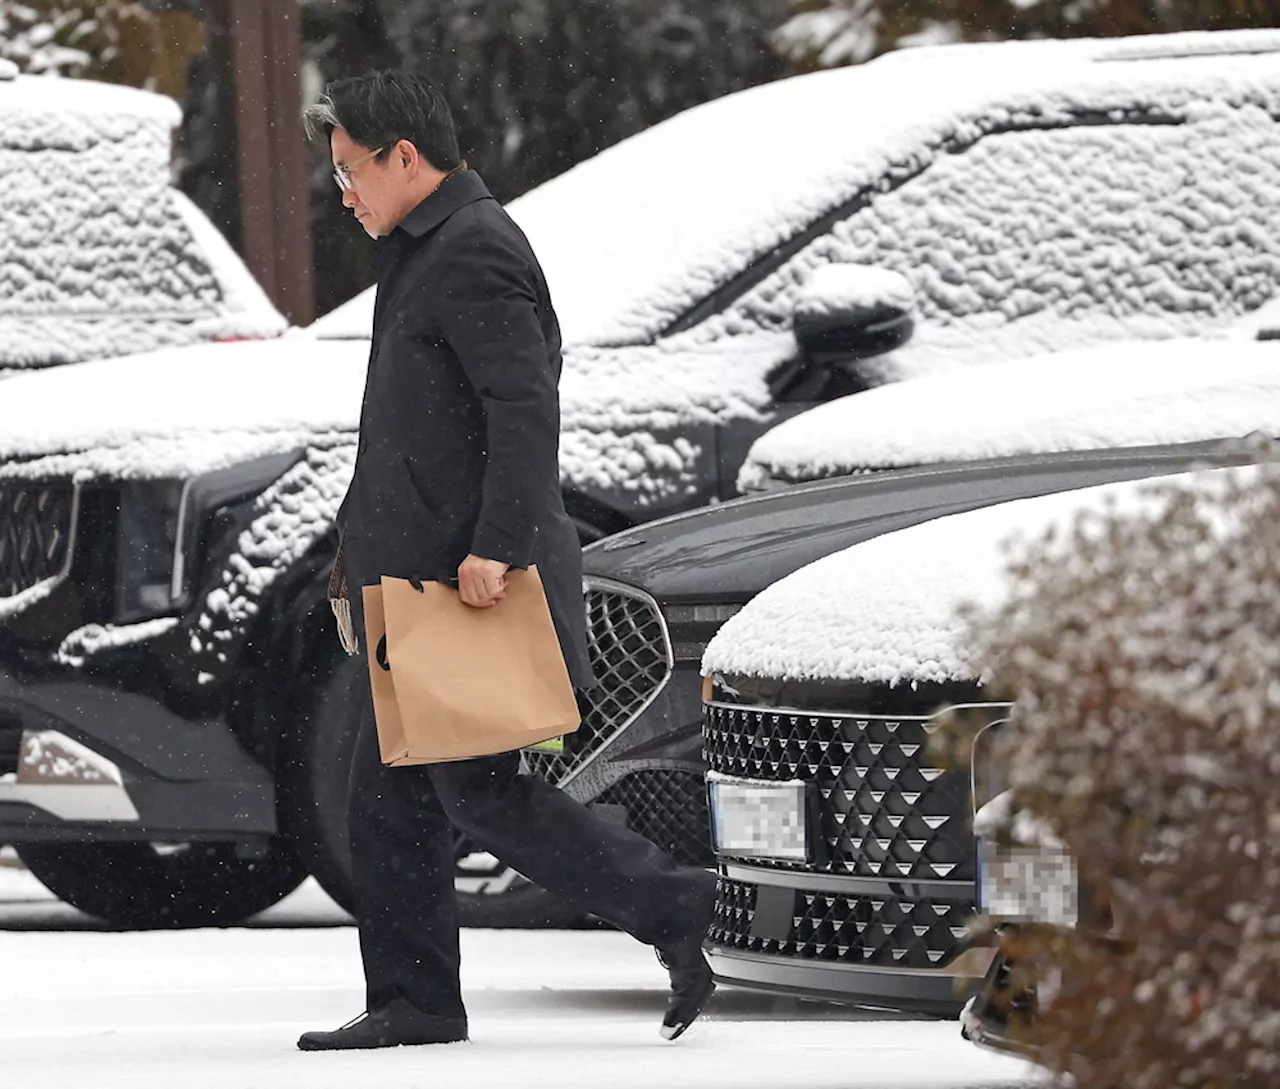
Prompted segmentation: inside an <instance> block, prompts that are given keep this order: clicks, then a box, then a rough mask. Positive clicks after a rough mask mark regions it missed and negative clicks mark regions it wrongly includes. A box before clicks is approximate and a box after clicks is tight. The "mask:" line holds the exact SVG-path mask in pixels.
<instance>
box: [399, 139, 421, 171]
mask: <svg viewBox="0 0 1280 1089" xmlns="http://www.w3.org/2000/svg"><path fill="white" fill-rule="evenodd" d="M395 154H396V156H397V158H399V160H400V164H401V165H402V166H403V167H404V168H405V169H406V170H412V169H413V168H414V166H415V165H417V162H418V160H419V159H421V158H422V156H420V155H419V154H418V149H417V147H416V146H415V145H414V143H413V141H412V140H400V141H397V143H396V150H395Z"/></svg>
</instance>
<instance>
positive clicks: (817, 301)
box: [769, 264, 915, 401]
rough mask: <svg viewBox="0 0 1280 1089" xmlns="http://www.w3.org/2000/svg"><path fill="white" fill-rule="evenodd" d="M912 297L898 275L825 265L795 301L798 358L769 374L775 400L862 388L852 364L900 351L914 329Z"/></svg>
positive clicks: (863, 267)
mask: <svg viewBox="0 0 1280 1089" xmlns="http://www.w3.org/2000/svg"><path fill="white" fill-rule="evenodd" d="M914 309H915V294H914V291H913V290H912V287H911V283H910V281H909V280H908V279H907V278H906V277H905V276H903V275H901V274H900V273H897V272H892V271H890V270H889V269H884V268H876V267H874V266H870V265H841V264H834V265H824V266H823V267H821V268H818V269H816V270H814V272H813V273H812V274H811V275H810V276H809V279H808V280H807V281H806V283H805V284H804V286H803V287H802V288H801V289H800V292H799V295H798V297H797V299H796V305H795V310H794V312H793V315H792V330H793V332H794V334H795V338H796V343H797V344H798V346H799V349H800V350H799V353H798V355H797V357H796V358H795V359H793V360H791V361H790V362H788V363H785V364H783V366H781V367H780V368H778V370H777V371H775V372H774V374H772V375H771V376H770V380H769V385H770V390H771V392H772V394H773V396H774V398H775V399H776V400H790V401H796V400H806V401H808V400H814V401H817V400H827V399H829V398H831V397H840V396H844V395H845V394H848V393H856V392H858V391H859V390H862V389H865V388H866V387H867V385H868V382H867V381H865V380H864V379H863V378H862V377H861V376H860V375H859V373H858V369H857V367H856V366H854V364H856V363H857V362H858V360H861V359H870V358H871V357H873V356H878V355H883V354H884V353H885V352H890V351H893V349H895V348H900V347H902V345H904V344H905V343H906V342H907V341H908V340H910V339H911V334H912V332H914V330H915V320H914V318H913V316H912V312H913V310H914Z"/></svg>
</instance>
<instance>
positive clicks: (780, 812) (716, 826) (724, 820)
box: [707, 772, 810, 862]
mask: <svg viewBox="0 0 1280 1089" xmlns="http://www.w3.org/2000/svg"><path fill="white" fill-rule="evenodd" d="M809 787H810V784H809V783H805V782H800V781H799V780H793V781H790V782H785V783H773V782H768V781H765V780H762V779H734V778H732V777H731V776H728V775H720V774H718V773H716V772H708V773H707V790H708V795H709V798H710V805H711V839H712V844H713V846H714V847H715V849H716V851H717V852H719V853H722V854H727V855H742V856H746V857H750V858H778V859H786V860H788V861H792V862H807V861H809V828H808V824H809V822H808V812H809Z"/></svg>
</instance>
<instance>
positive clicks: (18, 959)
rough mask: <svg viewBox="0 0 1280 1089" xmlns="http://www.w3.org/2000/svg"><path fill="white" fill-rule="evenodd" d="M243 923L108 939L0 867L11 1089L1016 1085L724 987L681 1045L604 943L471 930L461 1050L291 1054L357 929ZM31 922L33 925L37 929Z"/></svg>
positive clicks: (4, 1070)
mask: <svg viewBox="0 0 1280 1089" xmlns="http://www.w3.org/2000/svg"><path fill="white" fill-rule="evenodd" d="M275 912H276V914H275V916H274V917H275V918H276V919H277V920H278V922H277V923H276V924H272V922H271V919H272V916H268V917H266V918H265V919H260V920H258V921H256V922H255V924H254V926H253V927H250V928H237V929H227V930H198V931H178V932H143V933H121V932H111V931H102V930H100V929H97V928H95V927H94V926H93V924H92V923H89V922H88V921H87V920H85V918H84V917H83V916H78V915H77V914H76V913H74V912H73V911H71V909H68V908H63V907H60V906H59V905H57V904H56V903H54V902H52V901H51V900H50V899H49V897H48V894H47V893H44V892H43V890H41V889H40V888H39V886H38V885H37V884H36V883H35V882H34V881H33V880H32V879H30V878H29V877H28V876H27V875H25V874H23V873H21V872H20V871H17V870H14V869H12V868H11V867H5V866H3V865H0V1084H2V1085H4V1086H5V1089H97V1087H99V1086H102V1087H107V1086H127V1087H128V1089H153V1087H154V1089H175V1087H178V1086H180V1087H181V1089H204V1087H206V1086H210V1087H212V1086H216V1087H217V1089H284V1087H286V1086H287V1087H295V1086H296V1087H299V1089H301V1087H306V1089H327V1087H331V1086H332V1087H335V1089H337V1087H342V1089H360V1087H362V1086H370V1087H375V1086H376V1087H377V1089H391V1087H404V1089H414V1087H423V1089H425V1087H428V1086H429V1087H433V1089H435V1087H448V1089H452V1087H457V1086H475V1085H481V1086H485V1085H488V1086H504V1087H505V1086H520V1087H525V1086H527V1087H531V1089H533V1087H540V1086H548V1087H555V1089H574V1087H579V1086H581V1087H584V1089H585V1087H591V1089H601V1087H606V1086H607V1087H608V1089H631V1087H635V1089H678V1087H685V1086H689V1087H693V1086H697V1087H699V1089H714V1087H716V1086H732V1087H733V1089H752V1087H756V1086H759V1087H761V1089H765V1087H768V1089H789V1087H792V1086H795V1087H801V1086H802V1087H804V1089H899V1087H902V1089H907V1087H910V1089H1005V1087H1008V1089H1013V1087H1021V1086H1029V1085H1032V1084H1034V1083H1035V1082H1036V1080H1037V1079H1036V1078H1035V1076H1034V1074H1033V1073H1032V1072H1031V1071H1030V1070H1029V1068H1028V1067H1026V1066H1025V1065H1024V1064H1022V1063H1020V1062H1017V1061H1015V1060H1012V1059H1006V1058H1003V1057H1000V1056H995V1055H990V1054H987V1053H985V1052H982V1051H980V1050H978V1049H977V1048H974V1047H972V1046H971V1045H969V1044H966V1043H964V1042H963V1041H962V1040H961V1039H960V1037H959V1033H958V1030H957V1028H956V1026H955V1024H954V1023H949V1022H926V1021H911V1020H905V1019H896V1020H891V1019H877V1018H875V1017H873V1016H871V1015H868V1014H865V1013H859V1012H858V1011H854V1010H849V1009H844V1008H840V1007H835V1006H826V1005H818V1004H810V1003H800V1002H796V1001H793V1000H790V999H780V998H772V997H768V996H760V995H752V994H748V993H746V992H740V991H728V990H722V991H721V992H720V993H718V994H717V995H716V998H715V1000H714V1004H713V1006H712V1007H711V1009H710V1011H709V1012H708V1014H707V1015H706V1016H705V1017H704V1019H703V1020H702V1021H700V1022H699V1024H698V1025H697V1026H696V1027H695V1028H694V1029H692V1030H691V1031H690V1032H689V1034H688V1035H687V1036H686V1037H685V1038H683V1039H682V1040H680V1041H678V1042H677V1043H673V1044H668V1043H665V1042H663V1041H662V1040H661V1039H660V1038H659V1037H658V1032H657V1028H658V1021H659V1018H660V1016H661V1010H662V1007H663V1002H664V996H665V973H664V972H663V971H662V969H661V968H660V967H659V966H658V964H657V963H656V961H655V960H654V957H653V955H652V953H651V952H650V951H649V950H648V949H645V948H643V947H642V946H639V945H637V944H636V943H635V942H632V941H631V940H630V939H628V938H627V937H625V936H623V935H621V934H616V933H613V932H607V931H578V932H572V931H542V932H525V933H520V932H516V931H496V930H490V931H484V930H474V931H467V932H465V933H464V934H463V958H464V969H463V979H464V985H465V988H466V993H467V999H468V1005H469V1009H470V1017H471V1037H472V1038H471V1041H470V1042H469V1043H467V1044H459V1045H452V1046H449V1047H434V1048H399V1049H395V1050H392V1051H380V1052H365V1053H354V1054H352V1053H348V1054H303V1053H301V1052H298V1051H296V1050H294V1046H293V1043H294V1040H295V1039H296V1037H297V1036H298V1034H299V1033H300V1032H302V1031H304V1030H306V1029H311V1028H328V1027H335V1026H336V1025H338V1024H340V1023H342V1022H343V1021H346V1020H348V1019H349V1018H350V1017H352V1016H354V1014H355V1013H357V1012H358V1011H359V1010H360V1009H361V1007H362V1001H361V990H360V971H359V953H358V949H357V944H356V935H355V931H354V929H352V928H351V927H349V926H342V925H329V926H323V925H319V926H316V925H303V924H305V923H307V922H308V920H310V921H311V922H313V923H317V924H323V923H330V924H333V923H340V922H341V921H342V916H341V913H340V912H339V911H338V909H336V908H334V907H333V906H332V904H331V903H329V904H328V905H327V906H326V905H325V901H324V898H323V894H320V893H319V892H318V890H315V889H314V887H312V888H310V889H308V888H305V887H304V889H303V890H300V892H299V893H298V894H296V896H295V897H294V898H291V903H290V904H284V905H281V907H280V908H277V909H275ZM32 927H34V928H36V929H31V928H32Z"/></svg>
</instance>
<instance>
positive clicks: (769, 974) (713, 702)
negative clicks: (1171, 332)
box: [703, 466, 1172, 1015]
mask: <svg viewBox="0 0 1280 1089" xmlns="http://www.w3.org/2000/svg"><path fill="white" fill-rule="evenodd" d="M1169 468H1170V467H1169V466H1166V469H1165V473H1164V474H1161V473H1160V471H1159V470H1156V471H1153V472H1152V473H1151V476H1153V477H1154V476H1157V475H1172V474H1170V473H1169ZM871 479H874V478H871ZM1068 487H1070V485H1068ZM1137 487H1138V486H1137V485H1136V484H1134V483H1132V482H1126V483H1116V484H1108V485H1102V486H1098V487H1092V488H1084V489H1083V490H1075V489H1073V490H1069V491H1063V492H1059V493H1057V494H1052V495H1045V496H1041V497H1038V498H1028V499H1023V500H1018V501H1014V502H1003V503H1001V502H998V501H996V502H995V505H990V506H986V507H985V508H983V509H978V510H971V511H967V512H964V513H958V514H954V515H950V516H947V517H942V518H937V519H935V520H933V521H929V522H926V523H923V524H918V525H915V526H912V527H910V528H905V529H901V530H899V531H897V532H890V533H886V534H884V535H882V536H879V537H876V538H875V539H873V540H868V541H865V542H863V543H860V544H857V545H854V546H853V547H851V548H848V549H846V550H844V551H841V552H837V553H834V554H832V555H830V556H827V557H825V558H824V559H821V560H819V561H817V562H815V563H813V564H810V565H809V566H807V567H805V568H803V569H801V570H798V571H796V572H795V573H794V574H792V575H790V576H788V577H787V578H785V579H783V580H781V581H780V582H778V583H776V584H775V585H773V586H771V587H769V589H767V590H765V591H764V592H763V593H761V594H760V595H759V596H758V597H757V598H755V600H753V601H752V602H751V603H750V604H748V605H747V606H746V607H745V608H744V609H743V610H741V612H739V613H738V614H737V615H736V616H734V617H733V618H732V619H730V620H729V621H728V622H727V623H726V624H725V625H724V627H723V628H722V629H721V630H720V631H719V633H718V634H717V635H716V637H715V638H714V639H712V641H711V643H710V645H709V646H708V647H707V650H706V654H705V656H704V659H703V671H704V673H705V674H706V675H707V678H708V691H707V693H706V696H707V699H706V721H705V727H704V744H705V751H706V757H707V763H708V767H709V770H708V773H707V775H708V786H709V799H710V809H711V827H712V836H713V840H714V842H715V848H716V855H717V860H718V867H719V874H720V883H719V886H718V889H717V902H716V919H715V922H714V923H713V924H712V927H711V930H710V933H709V937H708V941H707V949H708V955H709V957H710V959H711V961H712V964H713V966H714V968H715V971H716V974H717V976H718V977H719V978H720V979H722V980H725V981H728V982H732V983H735V984H739V985H742V986H747V987H757V988H762V989H767V990H780V991H785V992H790V993H795V994H800V995H809V996H821V997H825V998H834V999H843V1000H846V1001H851V1002H858V1003H867V1004H872V1005H886V1006H895V1007H903V1008H911V1009H918V1010H923V1011H926V1012H933V1013H939V1014H945V1015H955V1014H956V1013H958V1012H959V1011H960V1009H961V1007H962V1005H963V1004H964V1002H965V1001H966V999H967V998H968V997H970V996H971V995H972V994H973V993H974V992H975V991H976V990H977V989H978V987H979V985H980V984H981V982H982V980H983V979H984V977H985V976H986V975H987V973H988V971H989V969H990V968H991V964H992V959H993V949H991V948H990V947H988V946H985V945H978V944H971V943H968V942H967V936H968V933H969V931H968V928H969V924H970V923H971V922H972V920H973V917H974V914H975V877H976V876H977V874H976V868H977V867H976V860H977V851H976V849H975V841H974V834H973V830H972V827H971V824H970V819H969V818H970V808H969V806H970V781H969V776H968V775H967V774H965V773H964V772H962V771H959V770H947V769H945V768H944V767H943V766H942V764H941V763H940V761H939V754H938V753H937V752H935V751H933V750H931V748H930V744H929V739H930V735H931V734H932V733H933V732H935V730H936V728H937V726H938V724H939V721H940V717H941V715H942V714H944V713H946V711H945V710H944V709H948V708H949V709H950V710H951V711H955V710H959V709H964V710H965V711H966V712H967V713H968V715H969V716H970V718H971V720H972V721H974V722H977V723H978V724H979V725H980V724H981V722H982V721H985V722H986V723H987V724H988V726H990V727H993V728H998V726H999V724H1000V723H1001V722H1002V721H1004V720H1007V718H1008V716H1009V714H1010V706H1009V704H1007V703H1000V702H995V701H992V700H991V698H990V697H989V696H988V695H987V694H986V693H985V692H984V690H983V687H982V685H981V683H980V680H979V676H978V670H977V667H976V666H975V664H974V662H973V659H972V656H971V654H970V653H969V647H968V646H967V645H966V642H965V639H964V632H965V627H964V623H963V621H962V619H961V614H960V606H961V605H962V604H965V603H977V604H979V605H989V604H992V603H994V602H995V601H997V600H999V598H1000V597H1001V595H1002V594H1003V592H1004V591H1005V588H1006V583H1005V565H1006V563H1007V556H1006V553H1005V551H1004V547H1003V546H1004V545H1005V543H1006V542H1007V541H1008V540H1009V539H1010V538H1011V537H1013V536H1018V535H1027V536H1037V535H1038V534H1039V533H1040V532H1041V531H1043V530H1045V529H1047V528H1049V527H1050V526H1051V525H1057V524H1061V523H1063V522H1064V521H1065V520H1066V519H1068V518H1069V517H1070V516H1071V515H1073V514H1074V513H1076V512H1078V511H1081V510H1086V509H1101V508H1102V506H1103V505H1104V504H1107V503H1109V502H1114V501H1118V502H1124V501H1126V499H1128V498H1129V497H1132V496H1134V495H1135V494H1136V493H1137ZM784 494H785V493H784ZM985 857H986V858H987V863H988V865H987V866H986V867H985V868H984V871H983V872H984V878H985V881H984V882H983V883H982V884H984V885H985V886H986V897H987V906H988V907H993V906H994V907H996V908H998V909H1001V910H1006V911H1008V910H1010V909H1009V908H1008V907H1007V904H1008V903H1009V902H1010V901H1013V900H1019V899H1020V900H1021V901H1022V903H1023V904H1034V903H1039V904H1041V905H1045V906H1044V907H1042V908H1037V909H1034V910H1036V911H1037V912H1039V913H1040V914H1042V915H1043V916H1044V918H1045V919H1046V920H1051V921H1053V922H1056V923H1057V924H1059V925H1072V924H1074V922H1075V911H1076V908H1075V906H1074V905H1075V904H1076V892H1077V889H1076V884H1075V878H1074V873H1073V870H1072V867H1071V866H1070V865H1069V863H1068V864H1066V865H1063V864H1061V863H1062V860H1061V859H1060V858H1059V859H1057V860H1056V862H1057V863H1058V864H1057V865H1054V866H1040V867H1038V868H1035V867H1026V868H1023V869H1020V870H1017V871H1016V873H1015V872H1014V870H1013V869H1012V868H1011V867H1006V870H1005V871H1001V870H1000V868H999V867H998V866H994V865H991V863H992V862H993V861H994V860H993V859H992V858H991V857H989V856H985ZM1047 857H1048V856H1047V855H1045V856H1043V857H1042V856H1039V855H1038V856H1037V858H1038V859H1040V860H1041V861H1043V858H1047ZM1006 861H1007V860H1006ZM999 873H1002V874H1003V876H1001V879H1000V881H999V882H995V881H993V875H996V874H999ZM1028 878H1030V879H1031V880H1030V881H1028ZM1015 885H1016V886H1017V887H1014V886H1015ZM1012 910H1013V912H1014V917H1016V914H1017V912H1018V911H1019V910H1021V909H1018V908H1014V909H1012Z"/></svg>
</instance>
